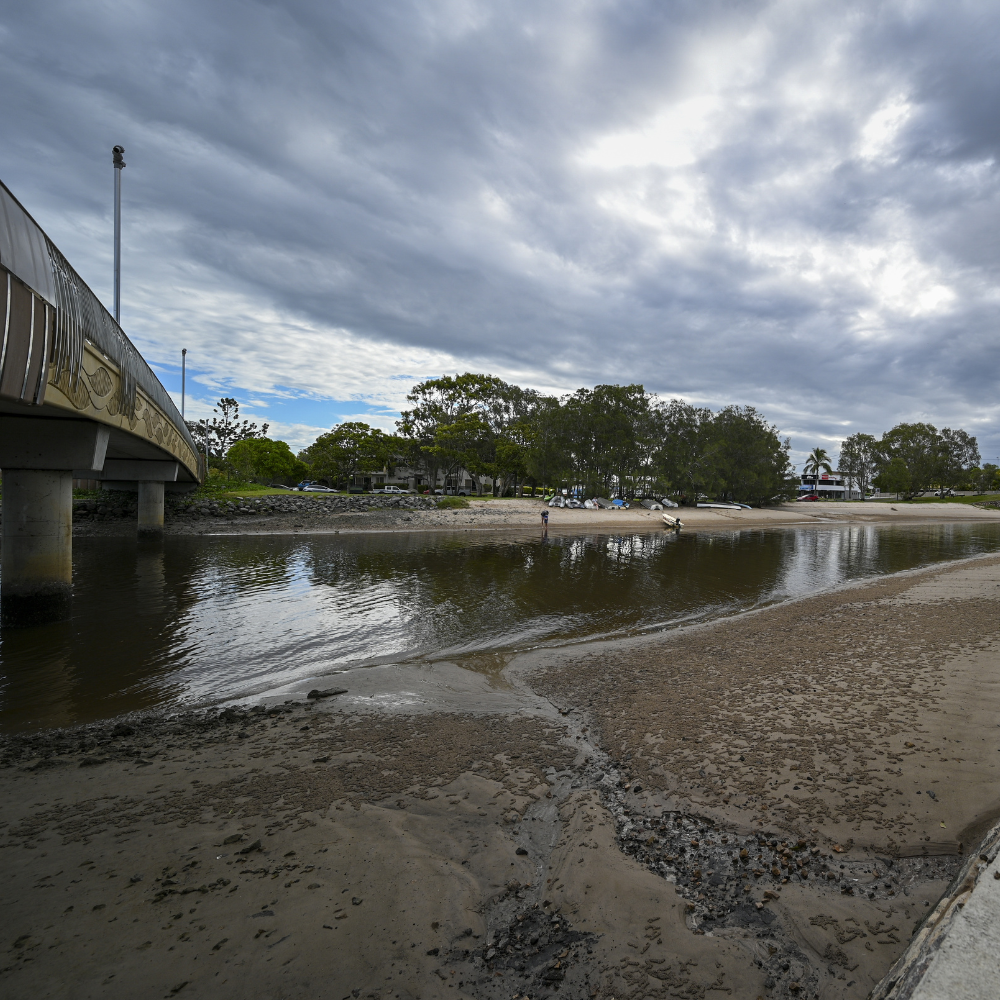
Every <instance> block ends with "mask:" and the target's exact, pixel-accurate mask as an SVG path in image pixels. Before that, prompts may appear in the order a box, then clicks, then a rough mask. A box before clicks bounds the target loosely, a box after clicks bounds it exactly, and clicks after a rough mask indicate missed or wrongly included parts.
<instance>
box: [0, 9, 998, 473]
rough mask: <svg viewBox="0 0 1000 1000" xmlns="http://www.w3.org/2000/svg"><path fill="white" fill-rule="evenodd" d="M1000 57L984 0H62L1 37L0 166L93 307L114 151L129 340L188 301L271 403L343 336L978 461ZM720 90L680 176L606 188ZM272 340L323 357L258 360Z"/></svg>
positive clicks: (215, 350)
mask: <svg viewBox="0 0 1000 1000" xmlns="http://www.w3.org/2000/svg"><path fill="white" fill-rule="evenodd" d="M998 32H1000V12H998V11H997V10H996V9H995V8H994V7H993V5H989V4H976V3H970V4H964V5H961V6H955V5H947V7H944V6H942V5H939V4H934V3H931V2H925V3H868V2H857V3H853V4H851V3H848V4H840V5H832V6H831V5H828V4H823V3H805V4H791V5H790V4H781V3H743V4H735V3H731V2H726V3H723V2H718V3H705V2H699V3H695V2H686V3H681V2H674V3H663V2H662V0H647V2H638V0H633V2H625V3H622V2H611V0H608V2H594V3H591V4H586V5H583V4H578V3H570V2H564V3H553V4H546V5H538V4H529V3H526V2H525V3H517V2H507V3H476V2H471V0H470V2H460V0H452V2H446V0H440V2H436V3H435V2H421V3H416V2H413V3H404V2H396V3H380V4H356V3H346V2H345V3H328V2H325V3H319V2H311V3H307V2H304V0H302V2H294V3H293V2H285V3H275V4H261V3H258V4H253V3H242V2H241V3H214V4H211V5H206V4H196V3H193V2H175V3H168V4H162V5H153V4H147V5H145V6H137V5H133V4H119V5H115V4H108V5H103V6H101V7H99V8H94V7H93V6H92V5H90V6H89V9H88V8H87V7H81V6H80V5H75V4H70V3H45V2H42V3H38V4H32V5H22V6H21V7H19V8H17V9H13V8H11V9H8V10H7V11H6V12H5V14H4V16H3V22H2V29H0V84H2V86H3V91H4V93H6V94H12V95H14V98H13V99H11V100H8V101H5V103H4V105H3V107H2V108H0V116H2V126H3V134H4V136H5V139H6V140H7V141H5V143H4V145H3V148H2V149H0V170H2V176H3V178H4V179H5V181H6V182H7V183H8V184H9V185H11V186H12V188H13V189H14V191H15V193H17V194H18V195H19V196H20V197H21V198H22V200H24V201H25V202H26V203H27V204H28V205H29V208H31V210H32V211H33V212H35V214H36V215H37V216H38V218H39V220H40V221H41V222H42V224H43V225H44V226H46V228H47V229H48V230H49V232H50V234H51V235H52V236H53V238H54V239H55V240H56V242H57V243H59V244H60V246H61V247H62V248H63V249H64V251H65V252H66V253H67V254H68V255H69V256H70V258H71V259H72V260H73V261H74V262H75V263H76V264H77V266H78V268H79V269H80V270H81V272H82V273H83V274H84V276H85V277H86V278H87V279H88V280H90V281H91V282H92V284H93V285H94V287H95V290H97V291H98V292H99V293H100V294H105V296H106V290H107V284H108V281H107V279H108V277H109V275H108V271H109V266H108V252H107V251H108V248H107V246H106V243H104V242H102V240H103V239H104V235H103V234H104V228H105V226H106V219H107V214H108V207H109V206H108V198H107V195H108V189H109V188H110V169H109V166H108V163H107V159H108V155H109V153H108V151H109V150H110V147H111V145H112V144H113V143H114V142H123V144H124V145H125V146H126V150H127V156H126V159H128V160H129V163H130V167H129V168H128V170H127V171H126V176H125V181H126V199H127V208H128V213H129V216H128V217H129V219H130V220H132V221H131V223H130V228H129V229H128V230H127V232H128V237H127V238H128V240H129V254H128V257H127V276H128V278H129V280H130V281H132V282H133V283H134V284H135V285H136V286H141V289H142V294H141V295H140V294H136V295H135V296H134V297H133V299H132V302H133V305H132V309H133V312H132V314H131V320H132V322H133V323H134V325H135V328H136V329H137V330H140V331H141V332H142V335H143V337H144V338H145V341H144V342H146V343H149V344H150V345H151V349H152V350H153V351H154V353H155V352H156V351H157V350H158V349H159V347H158V345H160V344H162V345H164V346H163V350H166V346H165V345H166V344H167V343H168V341H169V340H170V334H171V331H170V330H169V329H167V328H166V327H165V325H164V322H163V319H162V317H160V316H158V313H157V309H156V305H155V303H156V293H157V289H158V288H159V289H173V288H176V289H183V290H185V291H183V292H179V293H178V294H181V295H188V294H191V290H192V289H193V290H194V292H195V293H197V294H196V295H192V300H191V303H190V305H189V307H187V309H186V311H185V312H183V314H181V313H177V314H172V315H176V317H177V319H178V321H183V322H184V323H188V324H192V325H193V326H194V327H195V328H196V329H197V330H198V331H199V333H200V336H201V337H202V342H203V344H204V347H205V352H210V353H212V354H213V355H215V356H216V357H217V359H218V367H217V372H221V371H224V370H226V367H227V365H230V366H232V365H234V364H235V363H236V361H235V359H236V358H237V357H238V355H240V354H241V353H242V354H243V355H244V356H245V357H248V358H251V359H252V364H253V365H254V366H256V367H255V368H254V370H253V371H252V372H246V373H245V375H244V377H245V378H246V379H247V380H251V379H252V380H253V382H252V384H253V385H254V387H255V391H258V390H261V389H266V387H267V385H268V380H269V379H272V384H273V380H275V379H277V378H278V377H279V374H278V373H280V378H281V379H282V380H283V381H282V382H281V383H280V384H281V385H283V386H286V387H290V388H292V389H293V390H297V391H302V392H306V393H312V394H315V393H322V392H323V391H324V386H323V385H322V384H317V383H316V377H318V376H316V375H315V374H314V373H320V372H327V371H329V370H330V369H331V367H335V365H336V358H335V357H334V354H335V353H336V351H338V350H340V347H339V346H338V345H339V344H340V341H339V340H338V339H337V335H336V334H335V333H334V332H332V331H336V330H339V329H343V330H347V331H349V332H350V333H351V334H352V335H354V336H359V337H362V338H368V339H369V341H370V342H371V344H372V345H373V348H372V350H373V351H375V350H376V348H377V350H378V351H380V352H383V353H384V354H385V355H386V356H391V354H392V352H393V350H395V349H397V348H398V350H400V351H403V352H407V351H408V352H413V351H420V350H424V351H427V352H430V353H429V356H430V355H433V356H434V357H438V356H440V357H450V358H452V359H454V363H455V365H456V366H459V365H462V366H464V365H470V366H471V365H476V366H481V367H483V368H487V369H490V370H494V371H497V372H498V373H500V374H503V373H520V374H521V375H522V376H523V377H524V378H526V379H528V380H529V381H531V382H532V383H533V384H537V385H556V386H563V387H565V388H566V389H573V388H576V387H577V386H579V385H583V384H591V383H594V382H597V381H622V380H627V381H642V382H643V383H645V384H646V385H647V387H649V388H651V389H654V390H657V391H660V392H662V393H664V394H666V395H676V394H685V395H688V396H690V397H694V398H697V399H699V400H704V401H706V402H709V403H711V404H713V405H720V404H724V403H727V402H732V401H738V402H752V403H755V404H757V405H759V406H760V407H761V408H762V409H763V410H764V411H765V412H766V413H768V415H769V416H771V418H772V419H774V420H775V421H776V422H777V423H779V425H780V426H781V427H782V428H784V429H787V430H789V431H792V432H793V433H794V437H795V442H794V443H795V446H796V448H797V449H798V450H800V451H805V450H807V449H808V448H810V447H811V446H812V445H813V444H815V443H817V442H819V441H820V440H822V441H823V442H827V443H828V442H830V441H835V440H836V439H838V438H839V437H841V436H843V435H844V434H846V433H850V432H851V431H852V430H856V429H866V430H875V431H877V430H881V429H885V428H887V427H888V426H890V425H891V424H892V423H894V422H896V421H898V420H901V419H912V418H921V419H932V420H935V421H936V422H938V423H939V424H945V423H950V424H964V425H965V426H967V427H969V429H970V430H973V431H974V432H976V433H978V434H979V435H980V438H981V439H983V444H984V448H983V450H984V454H987V455H992V454H995V453H996V452H997V451H998V450H1000V434H998V433H997V431H996V420H997V415H998V412H1000V411H998V407H997V403H996V390H997V381H998V375H997V373H998V364H1000V348H998V347H997V337H996V334H995V332H994V331H995V328H996V323H995V311H996V302H995V296H994V292H993V288H994V285H995V280H996V274H995V272H996V268H997V254H996V250H997V241H998V237H997V236H996V233H997V232H998V226H997V222H998V221H1000V220H998V215H1000V211H998V208H1000V206H998V198H1000V185H998V178H997V169H996V154H997V144H998V141H1000V120H998V111H997V108H998V107H1000V105H998V101H997V97H998V96H1000V95H998V94H997V93H996V91H997V90H998V88H1000V83H998V82H997V79H998V78H997V76H996V73H995V62H996V57H995V55H994V53H995V52H996V51H997V46H996V41H997V34H998ZM699 97H702V98H704V97H711V98H712V101H710V102H709V103H708V104H707V105H706V106H705V108H704V110H703V112H699V113H698V114H702V115H703V117H702V118H700V119H699V117H698V114H695V115H694V119H693V122H691V121H688V122H685V121H679V122H678V124H677V130H678V132H679V133H683V132H684V129H685V128H688V127H689V126H690V130H691V133H692V135H693V136H694V138H693V139H691V146H692V152H691V160H690V162H689V163H688V164H686V165H684V164H681V165H676V164H674V165H671V163H669V162H666V163H664V162H658V161H657V157H656V155H653V156H652V157H651V158H647V160H646V161H645V162H644V161H643V156H642V155H639V156H637V157H636V158H635V162H623V163H618V164H612V165H610V166H603V167H602V166H599V165H598V166H594V165H593V164H590V165H588V164H587V163H586V162H584V155H585V154H586V153H587V151H588V150H591V151H592V150H593V149H594V148H595V147H596V145H597V144H598V143H599V142H600V141H601V140H602V138H606V137H607V136H609V135H627V134H630V133H631V134H632V135H633V138H634V137H635V136H636V135H638V136H640V139H638V140H635V141H637V142H640V141H641V136H642V134H643V130H644V129H645V130H646V133H650V131H651V130H655V122H656V119H657V115H659V114H661V113H664V112H669V111H670V110H671V109H677V108H679V107H682V106H683V102H685V101H690V100H691V99H692V98H694V99H698V98H699ZM892 101H898V102H901V103H900V107H901V108H903V109H904V111H902V112H901V118H900V119H899V121H898V122H895V123H892V122H890V125H892V128H889V129H888V131H887V135H888V138H887V139H886V141H885V145H884V148H882V147H879V146H878V141H877V140H878V135H877V134H875V139H873V140H872V143H874V145H873V149H874V152H872V153H871V155H867V154H863V152H859V150H860V148H861V147H860V146H859V143H861V142H862V138H863V136H864V135H865V134H867V133H865V132H864V129H865V127H866V123H869V122H870V121H871V120H872V116H873V115H876V114H877V113H879V112H880V110H883V111H884V109H886V108H887V107H888V108H890V111H891V102H892ZM699 107H700V105H699ZM667 133H668V134H667V138H668V139H669V138H670V129H667ZM876 133H877V130H876ZM654 145H655V144H654ZM654 153H655V150H654ZM626 159H627V158H626ZM668 160H669V157H668ZM129 267H130V268H131V272H129V271H128V268H129ZM937 284H940V285H941V286H942V288H943V289H944V290H943V291H941V293H940V297H941V304H938V305H935V304H934V303H933V302H932V301H930V300H929V301H928V304H927V305H926V306H924V305H920V304H919V303H918V302H917V300H918V299H919V298H920V296H924V295H928V294H931V295H932V298H933V294H937V293H933V289H934V287H935V286H936V285H937ZM932 293H933V294H932ZM202 294H203V295H204V296H205V302H206V303H211V302H212V301H214V299H215V298H217V297H218V296H220V295H225V296H234V297H236V298H238V299H240V300H241V301H243V302H244V303H245V304H246V315H247V317H248V319H247V321H246V322H242V321H241V322H238V323H237V322H234V323H233V325H232V327H231V328H227V326H226V323H225V320H224V319H223V318H220V316H219V315H212V316H211V317H208V316H206V317H205V318H203V319H199V308H203V309H204V308H207V306H205V307H200V306H199V304H198V296H199V295H202ZM254 313H257V314H260V315H263V314H271V313H274V314H276V315H279V316H286V317H291V318H292V319H293V320H294V321H295V322H300V321H301V322H302V323H304V324H306V325H307V326H308V328H309V329H310V330H312V331H313V332H312V333H300V334H296V336H294V337H291V338H288V339H286V341H285V342H284V343H285V344H286V349H285V350H284V352H283V353H284V355H285V356H284V357H283V358H282V359H281V361H282V364H281V365H269V364H268V361H267V357H266V355H265V353H264V352H265V351H272V352H282V343H283V342H282V339H281V336H282V335H281V333H280V331H278V332H274V333H273V336H272V335H269V334H268V332H267V330H266V329H265V328H266V327H267V325H268V321H265V320H260V321H259V322H258V323H257V324H256V325H255V323H254V322H253V321H252V314H254ZM125 315H126V321H127V323H128V321H129V318H130V316H129V312H128V310H126V314H125ZM394 345H395V347H394ZM379 356H380V357H381V356H382V355H381V354H380V355H379ZM408 356H411V355H408ZM412 356H413V357H416V355H412ZM317 358H321V359H323V358H325V361H324V363H321V364H317V363H316V360H317ZM296 367H297V371H298V374H296ZM407 370H409V369H407ZM396 374H399V372H398V371H396V372H393V371H385V373H384V375H385V377H386V378H388V377H389V376H390V375H396Z"/></svg>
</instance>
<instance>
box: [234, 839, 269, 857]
mask: <svg viewBox="0 0 1000 1000" xmlns="http://www.w3.org/2000/svg"><path fill="white" fill-rule="evenodd" d="M260 850H263V848H262V847H261V846H260V841H259V840H255V841H254V842H253V843H252V844H251V845H250V846H249V847H244V848H243V850H242V851H239V852H238V853H239V854H251V853H252V852H253V851H260Z"/></svg>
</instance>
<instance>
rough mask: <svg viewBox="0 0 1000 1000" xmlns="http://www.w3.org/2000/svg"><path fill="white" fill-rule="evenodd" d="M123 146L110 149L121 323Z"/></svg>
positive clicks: (118, 318) (117, 315) (117, 305)
mask: <svg viewBox="0 0 1000 1000" xmlns="http://www.w3.org/2000/svg"><path fill="white" fill-rule="evenodd" d="M124 155H125V147H124V146H115V148H114V149H113V150H111V162H112V163H113V164H114V168H115V322H116V323H121V312H122V171H123V170H124V169H125V160H124V159H123V157H124Z"/></svg>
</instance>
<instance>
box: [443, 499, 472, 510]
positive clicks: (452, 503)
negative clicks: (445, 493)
mask: <svg viewBox="0 0 1000 1000" xmlns="http://www.w3.org/2000/svg"><path fill="white" fill-rule="evenodd" d="M468 506H469V501H468V500H466V499H465V497H441V499H440V500H438V502H437V507H438V509H439V510H452V509H455V508H459V507H468Z"/></svg>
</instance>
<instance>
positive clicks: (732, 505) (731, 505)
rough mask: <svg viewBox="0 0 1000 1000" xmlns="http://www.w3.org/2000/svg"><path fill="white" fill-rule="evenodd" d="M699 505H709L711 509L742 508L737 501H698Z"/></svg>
mask: <svg viewBox="0 0 1000 1000" xmlns="http://www.w3.org/2000/svg"><path fill="white" fill-rule="evenodd" d="M698 506H699V507H711V508H712V509H713V510H743V508H742V507H741V506H740V504H738V503H700V504H698Z"/></svg>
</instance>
